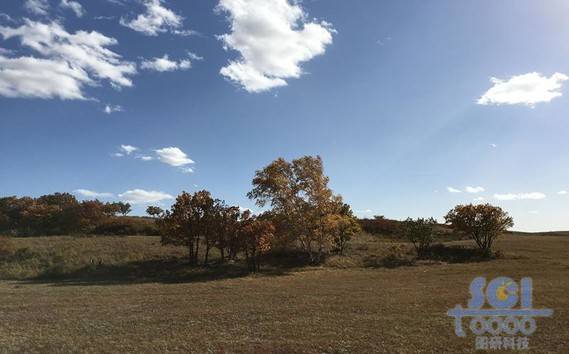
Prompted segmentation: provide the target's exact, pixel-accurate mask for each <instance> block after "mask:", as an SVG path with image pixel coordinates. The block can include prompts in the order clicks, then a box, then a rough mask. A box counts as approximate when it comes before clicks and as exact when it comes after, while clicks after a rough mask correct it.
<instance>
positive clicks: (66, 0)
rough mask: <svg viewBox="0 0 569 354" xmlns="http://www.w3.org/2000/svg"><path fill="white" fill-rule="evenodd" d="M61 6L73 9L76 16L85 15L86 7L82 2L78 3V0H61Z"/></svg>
mask: <svg viewBox="0 0 569 354" xmlns="http://www.w3.org/2000/svg"><path fill="white" fill-rule="evenodd" d="M59 6H61V7H63V8H65V9H69V10H71V11H73V12H74V13H75V16H77V17H83V15H84V14H85V9H83V6H81V4H80V3H78V2H77V1H73V0H61V2H60V3H59Z"/></svg>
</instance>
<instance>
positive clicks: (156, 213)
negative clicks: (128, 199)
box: [146, 206, 164, 218]
mask: <svg viewBox="0 0 569 354" xmlns="http://www.w3.org/2000/svg"><path fill="white" fill-rule="evenodd" d="M146 214H148V215H150V216H152V217H153V218H158V217H160V216H162V214H164V210H163V209H162V208H160V207H157V206H149V207H148V208H146Z"/></svg>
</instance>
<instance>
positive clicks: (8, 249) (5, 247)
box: [0, 237, 14, 260]
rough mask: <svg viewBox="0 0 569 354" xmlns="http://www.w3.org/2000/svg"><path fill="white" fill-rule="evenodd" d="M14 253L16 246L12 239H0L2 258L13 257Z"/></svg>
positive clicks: (0, 255)
mask: <svg viewBox="0 0 569 354" xmlns="http://www.w3.org/2000/svg"><path fill="white" fill-rule="evenodd" d="M13 253H14V246H13V245H12V242H11V241H10V239H9V238H8V237H0V258H5V257H8V256H11V255H12V254H13ZM0 260H1V259H0Z"/></svg>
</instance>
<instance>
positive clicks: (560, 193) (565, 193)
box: [557, 190, 569, 195]
mask: <svg viewBox="0 0 569 354" xmlns="http://www.w3.org/2000/svg"><path fill="white" fill-rule="evenodd" d="M557 194H559V195H567V194H569V192H567V191H566V190H563V191H559V192H557Z"/></svg>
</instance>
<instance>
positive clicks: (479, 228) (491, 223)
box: [445, 204, 514, 255]
mask: <svg viewBox="0 0 569 354" xmlns="http://www.w3.org/2000/svg"><path fill="white" fill-rule="evenodd" d="M445 221H446V222H447V224H450V225H451V227H452V228H453V229H455V230H457V231H461V232H464V233H466V234H468V235H469V236H470V237H471V238H472V239H473V240H474V242H476V245H478V247H479V248H480V249H481V250H482V251H483V252H484V253H485V254H487V255H490V253H491V251H492V245H493V244H494V241H495V240H496V239H497V238H498V236H500V235H501V234H502V233H504V232H505V231H506V230H508V229H509V228H511V227H513V226H514V219H513V218H512V217H510V215H508V213H507V212H505V211H504V210H502V208H500V207H497V206H493V205H490V204H478V205H473V204H469V205H458V206H456V207H455V208H454V209H452V210H451V211H449V212H448V214H447V215H446V216H445Z"/></svg>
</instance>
